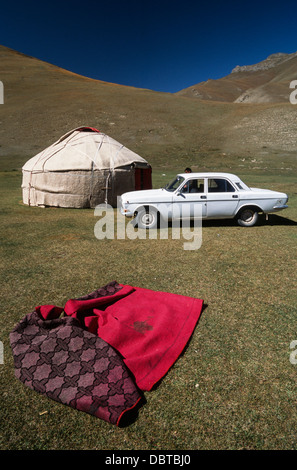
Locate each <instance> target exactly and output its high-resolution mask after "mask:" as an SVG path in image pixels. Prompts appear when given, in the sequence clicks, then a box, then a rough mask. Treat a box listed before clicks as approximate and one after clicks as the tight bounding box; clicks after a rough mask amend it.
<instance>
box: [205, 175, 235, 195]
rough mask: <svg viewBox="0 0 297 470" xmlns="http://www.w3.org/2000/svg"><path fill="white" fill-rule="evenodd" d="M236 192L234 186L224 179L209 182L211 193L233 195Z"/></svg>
mask: <svg viewBox="0 0 297 470" xmlns="http://www.w3.org/2000/svg"><path fill="white" fill-rule="evenodd" d="M234 191H235V189H234V187H233V186H232V184H231V183H230V182H229V181H228V180H225V179H223V178H214V179H209V180H208V192H209V193H233V192H234Z"/></svg>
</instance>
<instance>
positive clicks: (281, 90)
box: [177, 53, 297, 103]
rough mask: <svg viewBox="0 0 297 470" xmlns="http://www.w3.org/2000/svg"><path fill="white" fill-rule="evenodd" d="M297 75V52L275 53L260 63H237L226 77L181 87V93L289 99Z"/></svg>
mask: <svg viewBox="0 0 297 470" xmlns="http://www.w3.org/2000/svg"><path fill="white" fill-rule="evenodd" d="M296 76H297V53H293V54H283V53H278V54H272V55H270V56H269V57H267V59H265V60H263V61H262V62H259V63H258V64H253V65H245V66H236V67H235V68H234V69H233V70H232V72H231V73H230V74H229V75H227V76H226V77H223V78H220V79H218V80H207V81H206V82H202V83H198V84H197V85H193V86H191V87H189V88H186V89H184V90H181V91H179V92H178V93H177V94H178V95H180V96H187V97H190V98H198V99H203V100H212V101H226V102H236V103H243V102H244V103H287V102H288V100H289V94H290V91H291V90H290V88H289V85H290V82H291V81H292V80H295V79H296Z"/></svg>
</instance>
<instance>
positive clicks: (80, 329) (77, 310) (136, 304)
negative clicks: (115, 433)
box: [10, 281, 203, 425]
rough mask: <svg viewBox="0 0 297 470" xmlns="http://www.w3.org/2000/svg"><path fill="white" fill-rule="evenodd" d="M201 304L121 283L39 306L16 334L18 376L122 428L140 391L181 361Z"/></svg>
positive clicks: (49, 395) (15, 356)
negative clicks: (120, 424)
mask: <svg viewBox="0 0 297 470" xmlns="http://www.w3.org/2000/svg"><path fill="white" fill-rule="evenodd" d="M202 306H203V300H201V299H196V298H192V297H186V296H182V295H177V294H171V293H166V292H157V291H153V290H149V289H144V288H139V287H132V286H127V285H123V284H118V283H117V282H116V281H114V282H111V283H109V284H108V285H106V286H104V287H102V288H100V289H97V290H95V291H93V292H91V293H90V294H88V295H86V296H83V297H80V298H77V299H70V300H68V301H67V302H66V304H65V307H64V309H62V308H60V307H56V306H53V305H43V306H39V307H36V309H35V311H34V312H32V313H31V314H29V315H27V316H26V317H25V318H24V319H23V320H22V321H21V322H20V323H19V324H18V325H17V326H16V327H15V329H14V330H13V332H12V333H11V335H10V341H11V346H12V351H13V355H14V361H15V373H16V376H17V377H18V378H19V379H20V380H21V381H23V382H24V383H25V384H26V385H28V386H29V387H31V388H33V389H34V390H37V391H39V392H41V393H44V394H45V395H47V396H48V397H50V398H52V399H54V400H56V401H61V402H62V403H65V404H67V405H69V406H72V407H74V408H77V409H80V410H82V411H85V412H88V413H91V414H93V415H95V416H97V417H100V418H102V419H104V420H106V421H108V422H111V423H113V424H117V425H118V424H119V422H120V419H121V417H122V416H123V414H124V413H125V412H126V411H128V410H130V409H132V408H134V407H135V406H136V404H137V403H138V402H139V400H140V397H141V394H140V390H151V388H152V387H153V385H154V384H156V383H157V382H158V381H159V380H160V379H161V378H162V377H163V376H164V375H165V374H166V372H167V371H168V369H169V368H170V367H171V366H172V365H173V364H174V362H175V361H176V360H177V358H178V357H179V355H180V354H181V352H182V351H183V349H184V347H185V346H186V344H187V342H188V341H189V338H190V336H191V334H192V333H193V330H194V328H195V325H196V323H197V321H198V319H199V317H200V315H201V312H202ZM61 316H62V318H60V317H61ZM139 389H140V390H139Z"/></svg>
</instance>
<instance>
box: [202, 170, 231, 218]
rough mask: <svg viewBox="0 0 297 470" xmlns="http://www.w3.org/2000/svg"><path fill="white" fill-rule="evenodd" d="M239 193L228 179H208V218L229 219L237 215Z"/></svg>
mask: <svg viewBox="0 0 297 470" xmlns="http://www.w3.org/2000/svg"><path fill="white" fill-rule="evenodd" d="M238 204H239V192H238V191H237V189H236V188H235V186H233V184H232V183H231V182H230V181H229V180H228V179H226V178H219V177H218V178H207V218H229V217H233V216H234V215H235V213H236V209H237V206H238Z"/></svg>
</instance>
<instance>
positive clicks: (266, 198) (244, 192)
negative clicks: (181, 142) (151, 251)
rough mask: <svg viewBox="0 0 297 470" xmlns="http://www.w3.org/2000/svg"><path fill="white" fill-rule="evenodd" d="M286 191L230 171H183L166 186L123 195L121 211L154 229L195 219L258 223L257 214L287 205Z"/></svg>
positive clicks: (243, 223)
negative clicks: (251, 183) (160, 224)
mask: <svg viewBox="0 0 297 470" xmlns="http://www.w3.org/2000/svg"><path fill="white" fill-rule="evenodd" d="M287 202H288V196H287V194H285V193H280V192H277V191H270V190H268V189H258V188H249V187H248V186H247V185H246V184H245V183H243V182H242V181H241V179H240V178H238V177H237V176H236V175H233V174H230V173H181V174H178V175H177V176H176V178H174V180H173V181H172V182H171V183H169V184H167V185H166V186H165V188H161V189H149V190H145V191H131V192H127V193H124V194H122V196H121V209H120V210H121V213H122V214H123V215H125V216H127V217H134V218H135V219H134V223H135V225H138V227H139V228H155V227H157V225H158V221H160V220H164V221H165V222H166V221H168V220H174V219H176V218H177V219H183V218H184V217H188V218H193V217H195V216H197V214H198V215H199V217H201V218H202V219H236V220H237V222H238V224H239V225H241V226H244V227H251V226H253V225H255V223H256V222H257V220H258V213H259V212H262V213H264V214H268V213H270V212H276V211H280V210H282V209H285V208H287V207H288V206H287Z"/></svg>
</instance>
